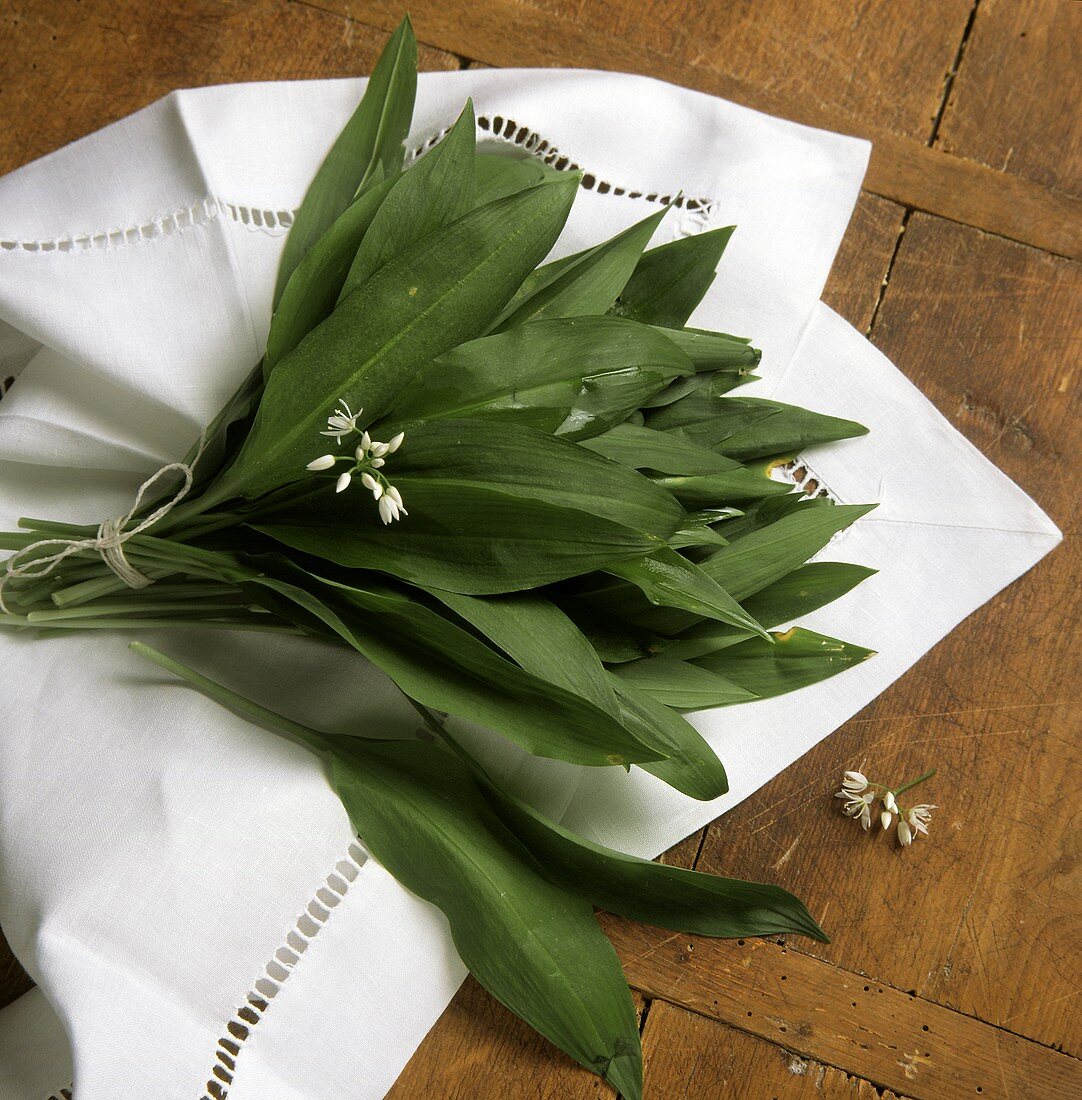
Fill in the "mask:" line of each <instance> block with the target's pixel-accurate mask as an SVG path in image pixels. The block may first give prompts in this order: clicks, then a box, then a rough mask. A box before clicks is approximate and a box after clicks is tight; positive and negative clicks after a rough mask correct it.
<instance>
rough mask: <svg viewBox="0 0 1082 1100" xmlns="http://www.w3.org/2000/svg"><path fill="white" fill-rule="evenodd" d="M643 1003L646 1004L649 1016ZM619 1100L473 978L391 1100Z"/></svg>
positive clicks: (427, 1040)
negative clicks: (486, 1098) (485, 1099)
mask: <svg viewBox="0 0 1082 1100" xmlns="http://www.w3.org/2000/svg"><path fill="white" fill-rule="evenodd" d="M641 1005H642V1000H641V998H639V1007H640V1009H641ZM420 1096H430V1097H440V1098H441V1100H442V1098H446V1100H475V1098H477V1097H482V1096H499V1097H500V1098H501V1100H565V1098H566V1100H601V1098H602V1097H604V1098H606V1100H611V1098H612V1097H613V1096H615V1093H614V1092H613V1090H612V1089H611V1088H609V1086H608V1085H606V1084H605V1083H604V1082H603V1081H602V1080H601V1079H600V1078H599V1077H597V1076H595V1075H594V1074H593V1073H591V1072H590V1071H589V1070H587V1069H584V1068H583V1067H582V1066H580V1065H579V1064H578V1063H577V1062H574V1061H572V1060H571V1059H570V1058H568V1057H567V1055H565V1054H563V1053H562V1052H561V1051H559V1050H557V1049H556V1048H555V1047H553V1046H552V1045H551V1044H550V1043H549V1042H547V1040H545V1039H542V1038H541V1036H540V1035H538V1034H537V1033H536V1032H535V1031H532V1030H531V1029H530V1028H529V1027H527V1026H526V1025H525V1024H524V1023H523V1022H522V1021H521V1020H520V1019H518V1017H517V1016H514V1015H512V1014H511V1013H510V1012H509V1011H508V1010H507V1009H506V1008H504V1007H503V1005H501V1004H499V1003H498V1002H496V1001H494V1000H493V999H492V998H491V997H490V996H489V995H488V994H487V993H486V992H485V991H484V990H483V989H482V988H481V987H480V986H479V985H478V984H477V982H476V981H474V980H473V978H472V977H471V978H467V979H466V982H465V984H464V985H463V986H462V988H461V989H460V990H459V991H458V993H457V994H456V995H455V998H454V1000H453V1001H452V1002H451V1003H450V1004H449V1005H448V1006H447V1008H446V1009H445V1010H444V1013H443V1015H442V1016H441V1017H440V1018H439V1020H438V1021H437V1023H436V1025H435V1027H433V1029H432V1030H431V1031H430V1032H429V1033H428V1035H426V1036H425V1038H424V1040H423V1042H422V1043H421V1045H420V1047H418V1048H417V1052H416V1053H415V1054H414V1056H413V1058H412V1059H411V1060H410V1062H409V1064H408V1065H407V1066H406V1068H405V1069H404V1070H403V1071H402V1074H401V1075H400V1076H399V1078H398V1080H397V1081H396V1082H395V1084H394V1087H393V1088H392V1089H391V1091H390V1092H389V1093H388V1094H387V1100H413V1098H414V1097H420Z"/></svg>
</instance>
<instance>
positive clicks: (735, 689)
mask: <svg viewBox="0 0 1082 1100" xmlns="http://www.w3.org/2000/svg"><path fill="white" fill-rule="evenodd" d="M613 671H614V672H615V673H616V675H617V676H619V677H620V679H621V680H622V681H623V682H624V683H625V684H633V685H634V686H635V687H637V688H638V689H639V690H640V691H645V692H646V693H647V694H648V695H649V696H650V698H652V699H655V700H657V702H659V703H664V704H665V706H667V707H674V708H676V709H677V710H706V709H707V708H709V707H723V706H729V705H730V704H732V703H746V702H747V701H748V700H749V699H754V698H755V697H756V696H755V695H754V693H753V692H750V691H747V690H746V689H745V688H742V687H740V685H739V684H734V683H733V682H732V681H731V680H727V679H725V677H724V676H720V675H718V674H717V673H715V672H708V671H707V670H706V669H705V668H701V667H700V666H699V665H692V664H688V663H687V662H686V661H679V660H676V659H674V658H672V657H648V658H646V659H644V660H641V661H629V662H628V663H627V664H621V665H617V666H616V667H615V668H614V669H613Z"/></svg>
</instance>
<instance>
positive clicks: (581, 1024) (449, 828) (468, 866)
mask: <svg viewBox="0 0 1082 1100" xmlns="http://www.w3.org/2000/svg"><path fill="white" fill-rule="evenodd" d="M418 749H419V746H417V745H414V744H385V745H382V746H379V747H378V748H376V747H374V746H369V745H367V744H365V745H361V744H357V743H345V742H338V743H337V745H336V749H335V752H334V756H333V761H332V771H331V779H332V782H333V784H334V786H335V789H336V790H337V791H338V794H339V797H340V798H341V799H342V804H343V805H344V806H345V807H346V811H347V812H348V813H349V815H350V819H351V820H352V822H353V824H354V827H355V828H356V829H357V832H358V833H359V834H360V836H361V839H362V840H363V841H364V843H365V845H366V846H367V847H368V848H369V849H370V851H371V852H372V854H373V855H374V856H375V857H376V859H377V860H379V862H380V863H382V864H383V865H384V866H385V867H386V868H387V870H389V871H390V872H391V874H392V875H394V877H395V878H396V879H398V881H399V882H401V883H402V884H403V885H404V886H406V887H407V889H409V890H412V891H413V893H415V894H417V895H418V896H420V897H422V898H424V899H425V900H426V901H430V902H431V903H432V904H433V905H436V906H437V907H438V908H439V909H440V910H441V911H442V912H443V913H444V914H445V915H446V917H447V920H448V923H449V924H450V927H451V936H452V938H453V939H454V942H455V947H456V949H457V950H458V953H459V955H460V956H461V957H462V961H463V962H464V963H465V964H466V966H467V967H469V969H470V972H471V973H472V974H473V975H474V976H475V977H476V978H477V980H478V981H479V982H480V983H481V984H482V985H483V986H484V987H485V988H486V989H487V990H488V991H489V992H490V993H491V994H492V995H493V996H494V997H495V998H496V999H497V1000H498V1001H500V1002H501V1003H503V1004H504V1005H506V1006H507V1007H508V1008H510V1009H511V1010H512V1011H513V1012H516V1013H517V1014H518V1015H519V1016H521V1017H522V1018H523V1019H524V1020H525V1021H526V1022H527V1023H529V1024H530V1026H531V1027H533V1028H534V1029H535V1030H536V1031H538V1032H540V1033H541V1034H542V1035H544V1036H545V1037H546V1038H547V1039H549V1040H551V1041H552V1042H553V1043H555V1044H556V1045H557V1046H558V1047H560V1049H561V1050H563V1051H565V1052H566V1053H567V1054H569V1055H571V1057H572V1058H574V1059H575V1060H576V1061H578V1062H580V1063H581V1064H582V1065H584V1066H586V1067H587V1068H588V1069H590V1070H592V1071H593V1072H594V1073H597V1074H599V1075H601V1076H603V1077H605V1078H606V1079H607V1080H608V1081H609V1083H610V1084H612V1085H613V1087H614V1088H617V1089H619V1090H620V1092H621V1094H622V1095H624V1096H626V1097H628V1098H629V1100H631V1098H637V1097H640V1096H641V1094H642V1092H641V1089H642V1086H641V1074H642V1062H641V1053H640V1050H639V1034H638V1024H637V1021H636V1019H635V1012H634V1008H633V1006H632V1002H631V996H630V993H629V992H628V989H627V983H626V980H625V978H624V975H623V971H622V970H621V968H620V963H619V960H618V959H617V957H616V952H615V951H614V950H613V948H612V945H611V944H610V943H609V941H608V940H607V939H606V938H605V936H604V935H603V934H602V932H601V930H600V929H599V928H598V926H597V921H596V919H595V918H594V914H593V910H592V908H591V906H590V905H589V903H588V902H585V901H583V900H582V899H581V898H576V897H573V896H572V895H570V894H568V893H567V892H566V891H564V890H562V889H560V888H559V887H558V886H555V885H553V884H552V883H551V882H549V881H548V880H547V879H545V878H543V877H542V876H541V874H540V873H539V872H540V868H539V867H538V866H537V864H536V862H535V861H533V860H532V859H531V858H530V857H529V855H527V853H526V851H525V849H523V848H522V847H521V846H520V844H519V843H518V842H517V841H516V840H515V839H514V838H513V836H512V835H511V834H510V833H509V832H508V831H507V830H506V829H505V828H504V827H503V826H502V823H501V822H500V819H499V817H498V816H497V815H496V813H495V812H494V811H493V809H492V807H491V806H490V805H489V803H488V801H487V800H486V799H485V798H484V797H483V796H482V795H481V793H480V792H479V791H478V789H477V786H476V784H475V782H474V781H473V778H472V776H471V775H470V773H469V772H468V771H467V770H466V768H465V767H464V766H463V765H461V764H459V763H458V761H456V760H454V759H453V758H451V757H449V756H448V754H447V753H445V752H442V751H441V750H439V749H436V748H432V747H429V746H423V747H421V748H420V751H418Z"/></svg>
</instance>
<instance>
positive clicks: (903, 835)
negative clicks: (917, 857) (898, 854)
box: [898, 818, 913, 848]
mask: <svg viewBox="0 0 1082 1100" xmlns="http://www.w3.org/2000/svg"><path fill="white" fill-rule="evenodd" d="M898 839H899V840H900V841H901V842H902V845H903V847H906V848H908V847H909V845H910V844H912V843H913V830H912V829H911V828H910V827H909V822H908V821H906V820H905V818H903V819H902V820H901V821H899V822H898Z"/></svg>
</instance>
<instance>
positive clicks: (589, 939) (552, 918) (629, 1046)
mask: <svg viewBox="0 0 1082 1100" xmlns="http://www.w3.org/2000/svg"><path fill="white" fill-rule="evenodd" d="M132 648H133V649H135V650H136V651H137V652H139V653H141V654H142V655H143V656H145V657H148V658H149V659H150V660H152V661H154V662H155V663H156V664H158V665H160V666H161V667H163V668H165V669H167V670H169V671H170V672H172V673H174V674H175V675H177V676H179V677H181V678H182V679H184V680H187V681H188V682H189V683H191V684H193V685H194V686H195V687H197V688H198V689H199V690H200V691H202V692H204V694H206V695H208V696H209V697H210V698H212V699H214V700H215V701H216V702H218V703H220V704H221V705H223V706H226V707H228V708H230V709H231V710H234V711H236V712H237V713H239V714H242V715H243V716H245V717H247V718H250V719H253V720H254V721H256V722H258V723H260V724H262V725H265V726H269V727H270V728H272V729H277V730H280V731H282V732H283V733H286V734H288V735H290V736H292V737H295V738H298V739H300V740H301V741H303V742H304V743H305V744H308V745H310V746H311V747H313V748H314V749H316V750H317V751H319V752H323V753H326V754H328V755H329V757H330V764H331V768H330V781H331V784H332V785H333V787H334V789H335V791H336V793H337V794H338V797H339V798H340V799H341V800H342V804H343V806H344V807H345V809H346V812H347V813H348V814H349V817H350V820H351V821H352V823H353V827H354V828H355V829H356V830H357V833H358V835H359V836H360V837H361V839H362V840H363V841H364V843H365V846H366V847H367V848H368V849H369V851H371V853H372V855H373V856H374V857H375V858H376V859H377V860H378V861H379V862H380V863H381V864H382V865H383V866H384V867H386V869H387V870H388V871H389V872H390V873H391V874H392V875H393V876H394V877H395V878H396V879H397V880H398V881H399V882H401V883H402V884H403V885H404V886H405V887H406V888H407V889H408V890H411V891H412V892H413V893H415V894H417V895H418V897H422V898H424V899H425V900H426V901H430V902H431V903H432V904H434V905H435V906H437V907H438V908H439V909H440V910H441V911H442V912H443V914H444V915H445V916H446V917H447V921H448V924H449V925H450V928H451V936H452V938H453V940H454V942H455V947H456V948H457V950H458V953H459V955H460V956H461V957H462V961H463V962H464V963H465V964H466V966H467V967H468V968H469V970H470V972H471V973H472V974H473V975H474V977H476V978H477V980H478V981H479V982H480V983H481V984H482V985H483V986H484V987H485V988H486V989H487V990H488V991H489V992H490V993H491V994H492V995H493V996H494V997H495V998H496V999H497V1000H499V1001H500V1002H502V1003H503V1004H504V1005H506V1006H507V1007H508V1008H510V1009H511V1010H512V1011H513V1012H515V1013H517V1014H518V1015H519V1016H521V1017H522V1018H523V1019H524V1020H525V1021H526V1022H527V1023H528V1024H529V1025H530V1026H531V1027H533V1028H534V1029H536V1030H537V1031H539V1032H540V1033H541V1034H542V1035H544V1036H545V1037H546V1038H548V1039H550V1040H551V1041H552V1042H553V1043H555V1044H556V1045H557V1046H559V1047H560V1048H561V1049H562V1050H564V1051H566V1052H567V1053H568V1054H569V1055H571V1057H572V1058H575V1059H577V1060H578V1061H579V1062H581V1063H582V1064H583V1065H585V1066H586V1067H587V1068H588V1069H591V1070H593V1071H594V1072H595V1073H598V1074H601V1075H602V1076H604V1077H606V1078H607V1080H608V1081H609V1082H610V1084H612V1085H613V1087H614V1088H617V1089H619V1090H620V1092H621V1093H622V1094H623V1095H624V1096H626V1097H629V1098H632V1100H638V1098H640V1097H641V1095H642V1060H641V1054H640V1051H639V1042H638V1040H639V1035H638V1025H637V1022H636V1019H635V1012H634V1009H633V1006H632V1003H631V997H630V994H629V993H628V989H627V983H626V981H625V979H624V976H623V972H622V970H621V969H620V963H619V961H618V960H617V958H616V953H615V952H614V951H613V949H612V945H611V944H610V943H609V941H608V940H607V939H606V938H605V936H604V935H603V934H602V932H601V930H600V929H599V928H598V926H597V921H596V919H595V917H594V914H593V909H592V907H591V906H590V904H589V903H588V902H587V901H584V900H582V899H581V898H578V897H576V896H574V895H573V894H569V893H568V892H566V891H565V890H563V889H561V888H560V887H558V886H557V885H555V884H554V883H553V882H552V881H550V880H549V879H548V878H546V877H544V876H543V875H542V874H541V869H540V867H539V866H538V862H537V859H536V857H535V856H533V855H532V854H531V853H530V851H529V850H528V849H527V848H525V847H523V846H522V843H521V842H520V841H519V840H517V839H516V838H515V837H514V836H513V835H512V832H511V831H510V830H509V829H508V827H507V825H505V824H504V822H503V821H502V819H501V817H500V816H499V814H497V812H496V811H495V809H494V808H493V806H492V804H491V803H490V801H489V799H488V797H486V794H485V793H483V792H484V791H486V788H483V787H481V786H480V785H479V783H478V781H477V779H476V778H475V776H474V774H473V773H472V772H471V770H470V769H469V768H468V767H467V765H465V764H464V763H462V761H460V760H459V759H457V758H456V757H455V756H453V755H451V753H449V752H446V751H444V750H442V749H440V748H438V747H437V746H436V745H433V744H426V743H425V742H423V741H375V740H370V739H368V738H361V737H341V736H332V735H329V734H323V733H321V732H319V731H317V730H313V729H311V728H309V727H306V726H302V725H300V724H299V723H296V722H292V721H290V720H289V719H287V718H284V717H283V716H282V715H279V714H275V713H274V712H273V711H270V710H267V709H266V708H265V707H261V706H259V705H258V704H256V703H253V702H252V701H251V700H249V699H246V698H245V697H244V696H242V695H238V694H237V693H236V692H233V691H230V690H229V689H228V688H226V687H224V686H223V685H221V684H218V683H215V682H214V681H213V680H209V679H208V678H207V677H205V676H201V675H200V674H199V673H197V672H195V671H194V670H193V669H190V668H188V667H187V666H185V665H182V664H180V662H178V661H174V660H172V659H171V658H169V657H166V656H165V655H164V654H161V653H158V652H157V651H155V650H152V649H150V648H149V647H148V646H143V645H139V644H138V643H137V644H136V645H134V646H133V647H132Z"/></svg>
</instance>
